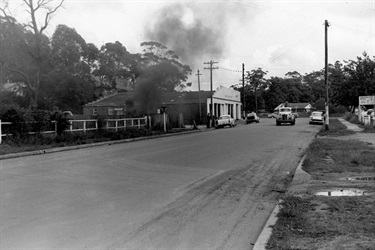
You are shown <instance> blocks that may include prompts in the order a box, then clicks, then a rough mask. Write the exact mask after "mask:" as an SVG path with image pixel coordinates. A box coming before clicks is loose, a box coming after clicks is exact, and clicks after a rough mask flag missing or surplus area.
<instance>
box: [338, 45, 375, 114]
mask: <svg viewBox="0 0 375 250" xmlns="http://www.w3.org/2000/svg"><path fill="white" fill-rule="evenodd" d="M362 55H363V57H357V61H354V60H350V61H348V62H345V63H346V65H345V66H344V74H345V75H346V77H347V80H346V81H344V82H343V84H342V90H344V91H343V92H342V94H341V95H339V100H340V104H342V105H344V106H347V107H349V106H358V96H367V95H375V57H373V60H371V58H370V56H369V55H368V54H367V53H366V52H363V54H362Z"/></svg>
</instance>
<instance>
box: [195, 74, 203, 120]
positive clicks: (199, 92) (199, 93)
mask: <svg viewBox="0 0 375 250" xmlns="http://www.w3.org/2000/svg"><path fill="white" fill-rule="evenodd" d="M195 75H196V76H198V98H199V123H201V122H202V104H201V82H200V79H199V76H201V75H202V74H200V73H199V69H198V73H197V74H195Z"/></svg>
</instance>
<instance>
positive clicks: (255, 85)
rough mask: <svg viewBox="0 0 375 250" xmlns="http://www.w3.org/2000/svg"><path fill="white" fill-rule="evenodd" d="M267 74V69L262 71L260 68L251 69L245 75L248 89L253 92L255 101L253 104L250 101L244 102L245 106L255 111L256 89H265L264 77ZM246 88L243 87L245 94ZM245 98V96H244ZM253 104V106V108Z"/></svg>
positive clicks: (256, 109) (256, 106)
mask: <svg viewBox="0 0 375 250" xmlns="http://www.w3.org/2000/svg"><path fill="white" fill-rule="evenodd" d="M266 75H267V71H263V70H262V68H257V69H253V70H251V71H248V72H247V75H246V77H245V79H246V81H247V82H248V83H249V88H248V89H249V90H250V93H251V92H253V93H254V99H255V102H254V104H255V105H253V104H252V103H251V102H250V103H246V108H247V109H249V108H250V109H251V110H255V112H258V89H259V88H261V89H262V90H264V89H266V88H267V86H266V84H267V83H268V82H267V81H266V79H265V78H264V77H265V76H266ZM246 92H247V91H246V88H245V94H246ZM245 100H246V97H245ZM254 106H255V108H254Z"/></svg>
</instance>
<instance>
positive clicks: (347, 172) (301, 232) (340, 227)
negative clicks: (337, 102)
mask: <svg viewBox="0 0 375 250" xmlns="http://www.w3.org/2000/svg"><path fill="white" fill-rule="evenodd" d="M348 134H351V132H348V131H346V127H345V126H344V127H343V126H342V124H341V123H340V122H339V121H337V120H336V119H333V120H332V122H331V121H330V130H328V131H322V132H320V133H319V135H320V136H319V137H318V138H316V139H315V140H314V142H313V143H312V144H311V145H310V147H309V149H308V150H307V153H306V158H305V161H304V164H303V170H304V171H306V172H308V173H309V174H310V175H311V176H312V180H311V181H310V183H309V187H308V189H307V192H306V193H305V194H303V195H299V196H295V195H293V194H287V195H285V196H284V197H283V198H282V200H283V201H282V203H281V204H280V206H281V209H280V212H279V213H278V215H277V217H278V220H277V222H276V224H275V225H274V226H273V231H272V235H271V237H270V239H269V240H268V242H267V245H266V249H327V250H328V249H329V250H330V249H350V250H352V249H375V213H374V204H375V183H374V181H373V180H372V181H371V180H369V181H352V180H349V179H348V178H346V177H353V176H372V177H375V150H374V147H371V146H370V145H368V144H366V143H364V142H361V141H357V140H343V139H342V138H335V137H333V138H332V135H333V136H343V135H344V136H345V135H348ZM328 136H329V137H328ZM332 188H340V189H346V188H355V189H362V190H365V191H366V192H367V194H369V195H364V196H336V197H333V196H317V195H315V193H316V192H317V191H322V190H330V189H332Z"/></svg>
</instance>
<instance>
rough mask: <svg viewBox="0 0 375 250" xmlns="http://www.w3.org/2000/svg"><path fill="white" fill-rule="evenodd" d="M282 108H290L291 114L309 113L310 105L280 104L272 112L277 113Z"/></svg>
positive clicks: (306, 103)
mask: <svg viewBox="0 0 375 250" xmlns="http://www.w3.org/2000/svg"><path fill="white" fill-rule="evenodd" d="M283 107H291V108H292V110H293V112H295V113H309V112H311V110H312V106H311V104H310V103H308V102H305V103H288V102H285V103H281V104H280V105H279V106H277V107H276V108H275V109H274V111H278V110H279V109H280V108H283Z"/></svg>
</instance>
